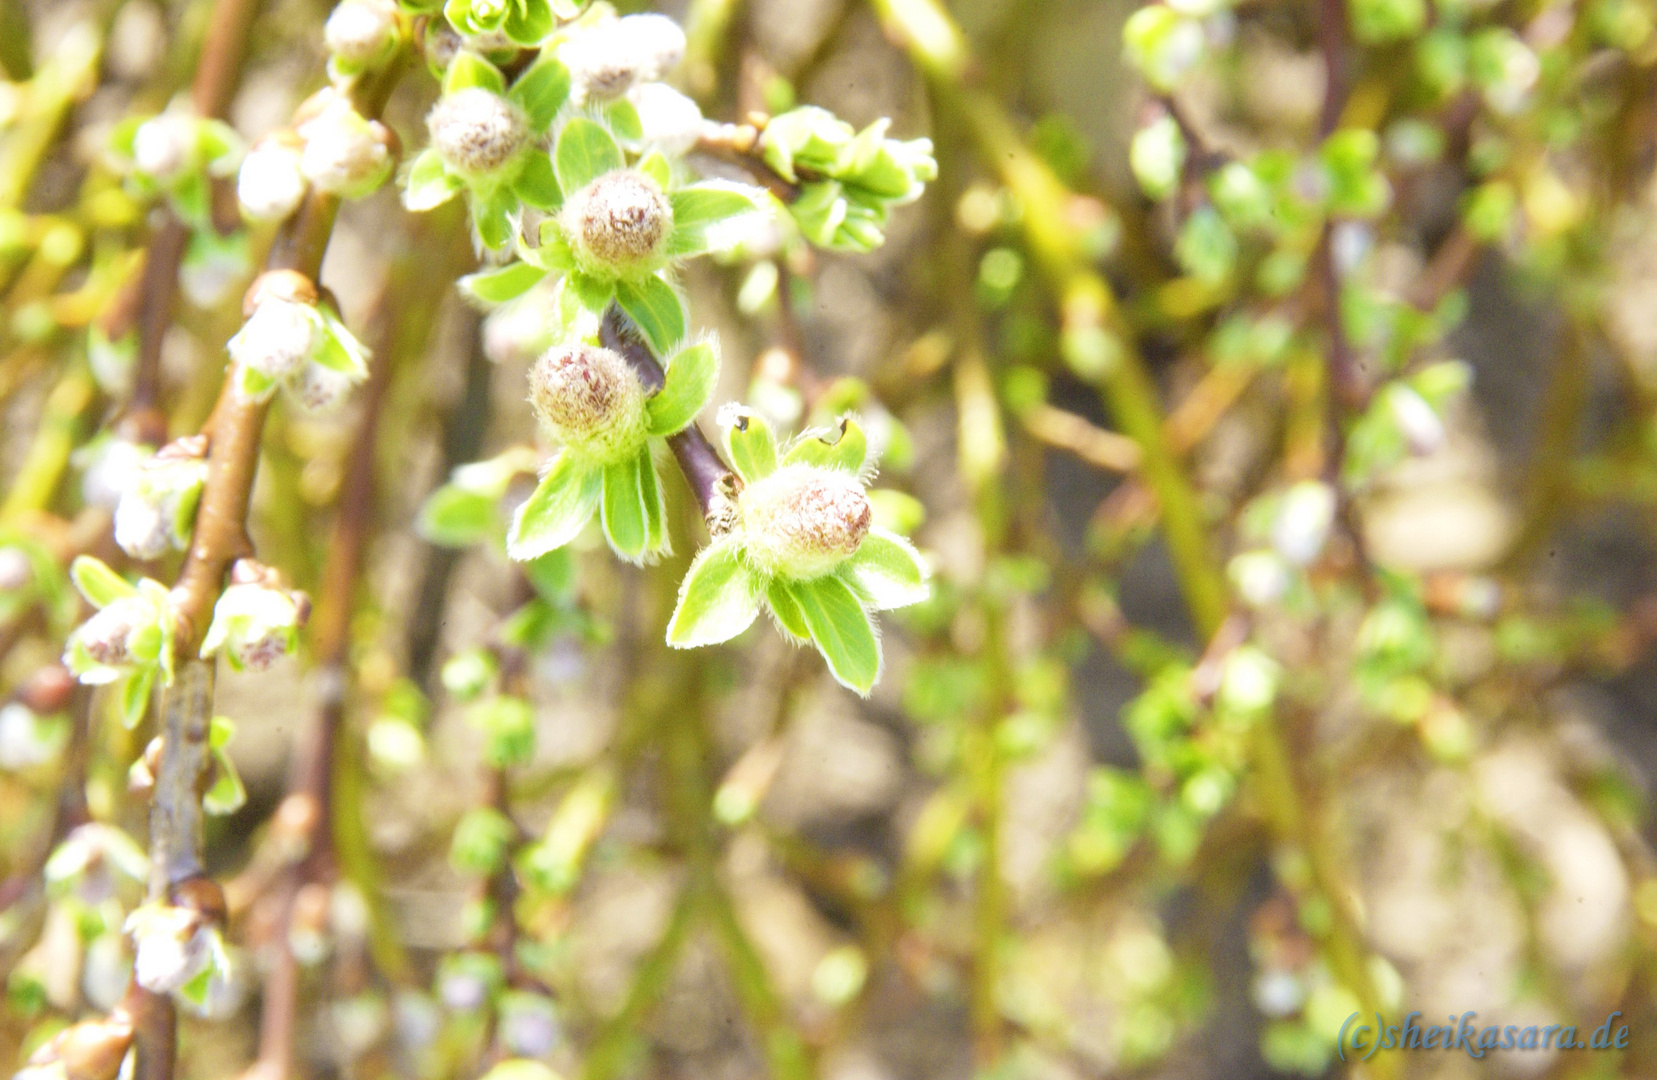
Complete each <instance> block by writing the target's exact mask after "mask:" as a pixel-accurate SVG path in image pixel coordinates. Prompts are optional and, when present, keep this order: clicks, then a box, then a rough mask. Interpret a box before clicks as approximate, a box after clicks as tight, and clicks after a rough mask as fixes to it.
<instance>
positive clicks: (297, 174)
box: [236, 139, 307, 221]
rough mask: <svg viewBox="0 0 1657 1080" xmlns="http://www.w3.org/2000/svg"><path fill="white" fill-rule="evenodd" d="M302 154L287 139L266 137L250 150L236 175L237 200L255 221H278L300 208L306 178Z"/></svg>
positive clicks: (245, 212) (244, 211) (243, 210)
mask: <svg viewBox="0 0 1657 1080" xmlns="http://www.w3.org/2000/svg"><path fill="white" fill-rule="evenodd" d="M303 157H304V155H303V153H302V152H301V150H300V148H299V147H298V146H295V145H293V144H292V143H289V142H287V141H284V140H279V139H265V140H263V141H261V142H259V143H258V144H257V145H255V146H254V147H253V149H252V150H250V151H248V154H247V157H245V158H243V159H242V168H241V171H240V172H238V173H237V174H236V200H237V201H238V202H240V203H241V204H242V213H244V214H246V215H247V216H248V217H250V218H252V219H253V220H254V221H279V220H281V219H282V218H285V217H287V216H288V215H289V214H292V213H293V212H294V211H295V210H297V209H298V208H299V203H300V200H302V199H303V198H304V197H305V188H306V185H307V181H306V180H305V173H304V172H303V171H302V169H301V165H300V163H301V161H302V160H303Z"/></svg>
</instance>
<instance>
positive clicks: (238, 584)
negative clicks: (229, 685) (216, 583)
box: [201, 559, 310, 671]
mask: <svg viewBox="0 0 1657 1080" xmlns="http://www.w3.org/2000/svg"><path fill="white" fill-rule="evenodd" d="M230 580H231V585H230V587H229V588H227V589H225V590H224V593H223V594H222V595H221V596H220V597H219V601H218V603H217V604H215V605H213V623H212V625H211V626H209V627H208V628H207V636H206V637H205V638H204V639H203V640H202V643H201V656H202V659H206V658H208V657H210V656H212V655H213V653H214V652H216V651H217V650H219V649H220V648H222V649H224V654H225V658H226V659H227V660H229V661H230V666H231V667H232V668H234V669H235V670H237V671H243V670H249V669H250V670H253V671H264V670H265V669H266V668H268V667H270V666H271V665H272V664H274V663H275V662H276V661H277V659H278V658H279V657H281V656H283V655H285V654H287V653H288V652H290V651H292V649H293V646H294V641H295V640H296V638H297V637H298V634H299V627H300V624H302V623H303V622H304V621H305V619H306V617H307V616H308V615H309V614H310V601H309V600H308V599H307V598H306V597H305V595H304V594H303V593H296V592H292V591H290V590H288V589H284V588H282V587H281V586H280V585H278V584H277V582H276V580H275V574H274V573H273V572H272V571H269V570H267V569H266V568H265V567H263V566H261V565H260V564H258V563H256V562H254V561H253V560H252V559H241V560H238V561H237V563H236V565H235V566H234V567H232V568H231V574H230Z"/></svg>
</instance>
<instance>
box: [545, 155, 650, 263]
mask: <svg viewBox="0 0 1657 1080" xmlns="http://www.w3.org/2000/svg"><path fill="white" fill-rule="evenodd" d="M563 212H564V223H565V232H566V234H567V235H568V236H569V237H570V238H571V240H572V242H573V246H574V248H575V253H576V256H577V258H578V259H579V260H580V261H581V262H582V263H583V264H584V266H585V267H586V268H587V269H589V270H590V271H595V272H599V273H603V272H605V271H608V272H609V273H610V274H616V273H627V272H636V271H638V270H640V269H643V270H645V271H648V270H650V269H653V268H654V266H653V264H654V262H655V261H656V260H657V259H658V258H659V257H660V255H661V251H662V248H663V247H665V246H666V244H667V238H668V233H669V232H670V231H672V226H673V208H672V206H671V205H670V204H669V203H668V201H667V196H666V195H664V194H663V193H662V189H661V187H660V185H658V184H657V183H656V181H655V180H653V179H651V178H650V177H648V176H646V175H645V174H644V173H642V172H639V171H637V170H635V169H618V170H616V171H615V172H611V173H606V174H604V175H603V176H601V177H599V178H598V179H597V180H594V181H593V182H592V183H591V184H588V185H587V186H586V187H584V188H582V189H581V190H580V191H578V192H576V193H575V194H574V195H572V196H571V197H570V200H569V202H568V203H566V204H565V207H564V211H563Z"/></svg>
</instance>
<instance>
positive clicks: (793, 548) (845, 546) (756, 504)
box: [737, 465, 874, 581]
mask: <svg viewBox="0 0 1657 1080" xmlns="http://www.w3.org/2000/svg"><path fill="white" fill-rule="evenodd" d="M737 515H738V521H739V524H740V527H741V529H742V536H743V547H744V549H745V550H746V551H747V553H748V557H749V558H750V559H752V560H753V561H754V563H755V564H756V565H757V566H758V568H759V569H760V570H762V571H764V572H765V573H767V574H772V575H775V576H777V577H782V578H788V579H790V580H795V581H809V580H811V579H812V578H817V577H821V576H823V575H824V574H827V573H829V572H830V571H832V570H833V569H834V568H835V567H836V566H838V565H840V563H842V562H844V561H845V560H846V559H847V558H849V557H851V556H852V555H855V554H856V553H857V549H858V548H859V547H860V546H862V544H863V538H864V537H866V536H868V535H869V525H870V522H871V521H872V520H873V516H874V512H873V508H872V507H871V506H870V505H869V496H868V494H867V493H865V492H864V490H863V485H862V483H861V482H860V481H859V480H858V479H857V478H856V477H855V476H852V475H850V474H848V473H843V472H835V471H830V470H827V469H818V468H813V467H811V466H809V465H785V466H783V467H782V468H780V469H778V470H777V471H776V472H774V473H772V474H771V475H770V476H767V477H765V478H764V479H761V480H758V481H755V482H754V483H752V484H750V485H748V486H747V487H746V488H744V489H743V491H742V494H741V495H739V496H738V497H737Z"/></svg>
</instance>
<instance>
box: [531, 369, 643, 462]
mask: <svg viewBox="0 0 1657 1080" xmlns="http://www.w3.org/2000/svg"><path fill="white" fill-rule="evenodd" d="M529 402H530V405H531V406H533V407H534V409H535V414H536V415H537V416H539V417H540V418H541V421H542V422H543V423H544V424H546V426H547V428H548V430H549V431H550V432H551V433H552V435H553V437H554V438H556V439H558V441H559V442H561V443H563V444H564V445H565V446H568V447H570V448H572V449H574V450H576V451H577V452H579V453H581V454H583V455H586V456H588V457H592V458H594V459H596V460H600V461H613V460H620V459H622V458H625V457H626V456H627V455H628V454H631V453H633V452H634V451H636V450H637V449H638V447H639V445H640V443H642V442H643V440H644V437H645V427H644V418H645V413H644V387H643V386H641V385H639V380H638V377H637V376H636V375H634V374H633V370H632V369H631V368H629V367H628V366H627V361H626V360H624V359H623V358H622V357H621V356H620V354H618V353H615V352H612V351H611V350H609V349H603V348H599V347H598V346H596V345H582V344H576V345H558V346H554V347H553V348H551V349H548V350H547V351H546V352H545V353H543V354H542V355H541V358H540V359H539V360H537V361H535V364H534V366H533V367H531V368H530V370H529Z"/></svg>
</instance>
